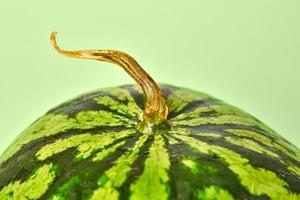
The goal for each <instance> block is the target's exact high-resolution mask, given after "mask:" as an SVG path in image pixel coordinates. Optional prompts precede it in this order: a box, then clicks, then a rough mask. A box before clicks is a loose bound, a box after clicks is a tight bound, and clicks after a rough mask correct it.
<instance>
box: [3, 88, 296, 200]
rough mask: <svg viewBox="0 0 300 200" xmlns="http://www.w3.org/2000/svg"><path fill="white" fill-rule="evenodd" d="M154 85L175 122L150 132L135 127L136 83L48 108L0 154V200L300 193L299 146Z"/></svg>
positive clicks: (235, 112)
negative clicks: (141, 131) (140, 130)
mask: <svg viewBox="0 0 300 200" xmlns="http://www.w3.org/2000/svg"><path fill="white" fill-rule="evenodd" d="M160 88H161V90H162V93H163V96H164V98H165V99H166V102H167V105H168V107H169V116H168V121H169V123H170V125H171V128H170V129H165V128H164V127H162V128H161V129H160V128H159V127H158V128H157V130H156V131H155V132H153V133H147V134H145V133H140V132H139V131H137V128H136V127H137V123H138V122H139V120H140V119H141V117H142V111H143V109H144V103H145V102H144V101H145V99H144V96H143V93H142V91H141V89H140V88H139V87H138V86H137V85H125V86H121V87H115V88H107V89H101V90H96V91H93V92H90V93H86V94H83V95H81V96H78V97H76V98H74V99H72V100H70V101H68V102H66V103H64V104H61V105H59V106H57V107H55V108H53V109H51V110H50V111H48V112H47V113H46V114H45V115H44V116H42V117H40V118H39V119H37V120H36V121H35V122H34V123H33V124H31V125H30V126H29V127H28V128H27V129H26V130H24V131H23V133H21V134H20V136H19V137H17V138H16V140H15V141H14V142H13V143H12V144H11V145H10V147H9V148H8V149H7V150H6V151H5V152H4V153H3V155H2V156H1V157H0V199H1V200H5V199H18V200H19V199H53V200H58V199H66V200H69V199H99V200H102V199H109V200H112V199H137V200H143V199H151V200H153V199H154V200H156V199H159V200H164V199H207V200H211V199H221V200H231V199H276V200H278V199H295V200H296V199H300V151H299V149H297V147H295V146H294V145H292V144H291V143H289V142H288V141H286V140H285V139H284V138H282V137H281V136H280V135H278V134H277V133H276V132H274V131H273V130H272V129H270V128H269V127H267V126H266V125H264V124H263V123H262V122H260V121H259V120H257V119H256V118H254V117H252V116H251V115H249V114H247V113H245V112H243V111H242V110H240V109H238V108H236V107H234V106H231V105H228V104H226V103H224V102H222V101H220V100H218V99H215V98H213V97H211V96H209V95H207V94H204V93H200V92H196V91H192V90H189V89H186V88H179V87H175V86H170V85H160Z"/></svg>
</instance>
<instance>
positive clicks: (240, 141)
mask: <svg viewBox="0 0 300 200" xmlns="http://www.w3.org/2000/svg"><path fill="white" fill-rule="evenodd" d="M225 140H226V141H227V142H229V143H231V144H235V145H238V146H241V147H243V148H246V149H250V150H252V151H255V152H257V153H260V154H267V155H269V156H271V157H273V158H278V157H279V156H278V155H277V154H276V153H274V152H272V151H269V150H268V149H266V148H264V147H263V146H261V145H259V144H258V143H256V142H255V141H253V140H250V139H245V138H232V137H225Z"/></svg>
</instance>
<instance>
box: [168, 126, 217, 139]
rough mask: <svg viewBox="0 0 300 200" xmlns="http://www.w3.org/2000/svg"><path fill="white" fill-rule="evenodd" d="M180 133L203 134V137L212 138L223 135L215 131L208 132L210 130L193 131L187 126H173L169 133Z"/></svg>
mask: <svg viewBox="0 0 300 200" xmlns="http://www.w3.org/2000/svg"><path fill="white" fill-rule="evenodd" d="M174 133H176V134H181V135H199V136H203V137H213V138H221V137H223V136H222V135H220V134H217V133H210V132H200V131H194V130H190V129H187V128H176V127H174V128H173V129H172V130H171V131H170V134H174Z"/></svg>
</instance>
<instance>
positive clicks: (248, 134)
mask: <svg viewBox="0 0 300 200" xmlns="http://www.w3.org/2000/svg"><path fill="white" fill-rule="evenodd" d="M224 131H226V132H229V133H232V134H235V135H237V136H242V137H248V138H252V139H256V140H258V141H260V142H261V143H263V144H265V145H267V146H269V147H274V148H276V149H278V150H279V151H281V152H283V153H285V154H286V155H288V156H290V157H291V158H293V159H294V160H297V161H299V162H300V156H297V152H295V153H296V155H295V154H292V153H290V152H289V151H288V150H287V149H286V148H288V147H286V148H285V147H283V146H281V145H280V144H277V141H278V140H275V139H274V140H271V139H269V138H268V137H266V136H264V135H263V134H261V133H257V132H254V131H249V130H239V129H226V130H224ZM285 146H286V145H285Z"/></svg>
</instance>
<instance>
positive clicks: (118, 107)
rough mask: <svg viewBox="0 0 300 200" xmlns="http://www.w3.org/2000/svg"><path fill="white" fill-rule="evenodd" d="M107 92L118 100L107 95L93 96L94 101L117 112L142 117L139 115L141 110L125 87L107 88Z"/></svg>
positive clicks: (141, 112)
mask: <svg viewBox="0 0 300 200" xmlns="http://www.w3.org/2000/svg"><path fill="white" fill-rule="evenodd" d="M107 92H108V93H109V94H110V95H112V96H114V97H116V98H117V99H118V100H114V99H113V98H111V97H109V96H100V97H97V98H95V101H96V102H97V103H98V104H100V105H103V106H105V107H108V108H110V109H112V110H115V111H117V112H118V113H121V114H129V115H131V116H134V117H138V118H139V119H142V118H141V117H142V114H143V111H142V110H141V109H140V108H139V107H138V106H137V104H136V103H135V100H134V98H133V97H132V96H131V94H130V93H129V92H128V91H127V90H126V89H122V88H109V89H107ZM124 102H127V104H125V103H124Z"/></svg>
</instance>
